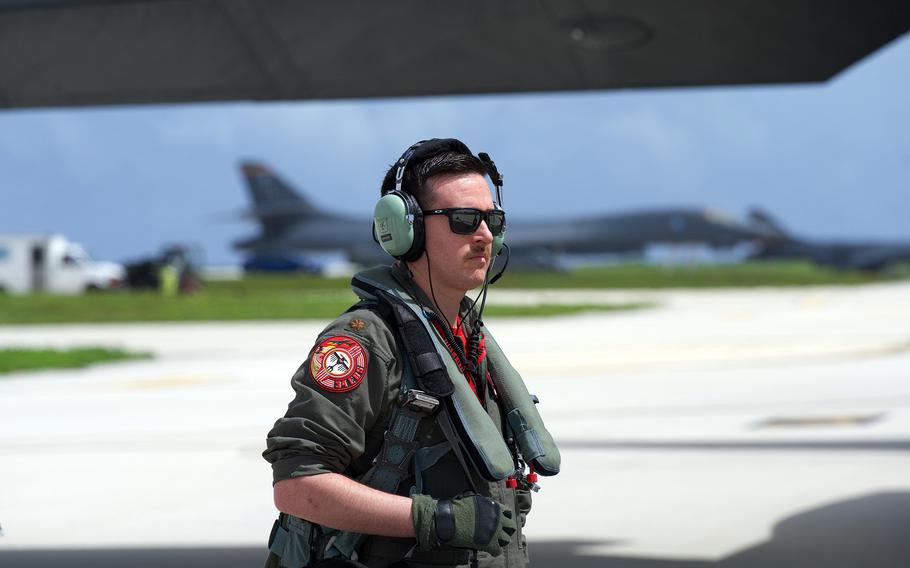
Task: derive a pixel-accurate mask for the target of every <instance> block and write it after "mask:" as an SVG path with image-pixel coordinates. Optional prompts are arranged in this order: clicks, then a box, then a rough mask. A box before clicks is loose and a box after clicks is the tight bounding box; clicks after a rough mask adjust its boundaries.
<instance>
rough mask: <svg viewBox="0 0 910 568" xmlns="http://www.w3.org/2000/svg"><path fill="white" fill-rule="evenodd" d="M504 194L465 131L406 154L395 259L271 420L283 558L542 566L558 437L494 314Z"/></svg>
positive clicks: (378, 216)
mask: <svg viewBox="0 0 910 568" xmlns="http://www.w3.org/2000/svg"><path fill="white" fill-rule="evenodd" d="M485 176H489V177H490V179H491V181H492V183H493V185H494V186H495V190H496V197H497V201H496V202H495V203H494V201H493V196H492V193H491V190H490V186H489V185H488V184H487V181H486V177H485ZM501 196H502V176H501V175H499V172H498V171H497V170H496V166H495V164H494V163H493V161H492V160H490V158H489V156H488V155H486V154H483V153H481V154H478V155H476V156H475V155H474V154H472V153H471V151H470V150H469V149H468V147H467V146H465V145H464V144H463V143H462V142H460V141H458V140H455V139H432V140H426V141H422V142H419V143H417V144H414V145H413V146H411V147H410V148H408V149H407V150H406V151H405V153H404V154H403V155H402V156H401V158H400V159H399V160H398V161H396V162H395V163H394V164H393V165H392V166H391V167H390V168H389V170H388V172H387V173H386V175H385V178H384V180H383V183H382V189H381V197H380V199H379V201H378V203H377V205H376V209H375V215H374V237H375V239H376V240H377V242H378V243H379V245H380V246H381V247H382V248H383V249H384V250H385V251H386V252H388V253H389V254H390V255H391V256H393V257H394V258H395V259H396V261H395V262H394V263H393V264H392V266H386V267H379V268H374V269H370V270H366V271H363V272H360V273H358V274H356V275H355V276H354V277H353V278H352V287H353V289H354V292H355V293H356V294H357V295H358V297H359V298H360V301H359V302H358V303H357V304H355V305H354V306H352V308H351V309H350V310H348V311H347V312H346V313H344V314H342V315H341V316H339V317H338V318H337V319H336V320H335V321H334V322H332V323H331V324H330V325H329V326H328V327H326V328H325V330H324V331H323V332H322V333H321V334H320V335H319V337H318V338H317V339H316V342H315V344H314V346H313V347H312V349H311V350H310V352H309V355H308V357H307V360H306V361H305V362H304V363H303V364H302V365H301V366H300V368H299V369H298V370H297V372H296V373H295V374H294V376H293V378H292V380H291V385H292V387H293V389H294V392H295V396H294V399H293V400H292V401H291V403H290V405H289V406H288V410H287V413H286V414H285V415H284V417H282V418H280V419H279V420H278V421H277V422H276V423H275V426H274V427H273V428H272V430H271V431H270V432H269V434H268V439H267V449H266V450H265V452H264V453H263V457H265V459H266V460H267V461H269V462H270V463H271V465H272V471H273V478H274V499H275V504H276V506H277V508H278V509H279V511H280V512H281V514H280V515H279V518H278V520H277V521H276V522H275V525H274V526H273V529H272V534H271V535H270V538H269V550H270V552H269V556H268V560H267V563H266V566H285V567H288V568H300V567H302V566H370V567H391V566H415V567H421V566H504V567H505V566H508V567H514V566H525V565H526V564H527V561H528V554H527V545H526V542H525V539H524V537H523V536H522V526H523V525H524V523H525V517H526V515H527V514H528V512H529V511H530V508H531V496H530V492H531V490H536V489H537V484H536V481H537V475H538V474H541V475H554V474H556V473H557V472H558V471H559V451H558V450H557V448H556V446H555V445H554V443H553V440H552V437H551V436H550V434H549V433H548V432H547V430H546V428H545V427H544V425H543V422H542V420H541V418H540V415H539V413H538V411H537V409H536V406H535V403H536V399H535V398H534V397H532V396H530V395H529V394H528V391H527V388H526V387H525V385H524V383H523V381H522V379H521V377H520V375H519V374H518V373H517V372H516V371H515V369H514V368H513V367H512V365H511V364H510V363H509V361H508V359H507V358H506V357H505V355H504V354H503V353H502V351H501V349H500V348H499V346H498V345H497V343H496V341H495V339H494V338H493V336H492V334H491V333H490V331H489V330H488V329H487V328H486V327H485V325H484V323H483V320H482V312H483V305H484V301H485V299H486V289H487V286H488V284H489V283H490V281H491V270H490V268H491V264H492V263H493V259H494V257H495V255H496V254H498V253H499V252H500V250H502V249H503V248H504V238H505V230H506V217H505V211H504V210H503V209H502V206H501V205H502V199H501ZM497 264H498V263H497ZM500 274H501V272H500ZM471 290H479V291H478V292H477V293H476V296H475V297H474V298H471V297H469V295H468V292H469V291H471ZM472 295H474V293H472ZM480 298H483V301H481V302H480V307H479V308H478V307H477V303H478V299H480Z"/></svg>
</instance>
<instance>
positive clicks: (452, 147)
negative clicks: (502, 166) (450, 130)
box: [383, 138, 503, 208]
mask: <svg viewBox="0 0 910 568" xmlns="http://www.w3.org/2000/svg"><path fill="white" fill-rule="evenodd" d="M443 152H454V153H456V154H466V155H468V156H473V155H474V154H473V153H472V152H471V150H470V148H468V147H467V145H466V144H465V143H464V142H462V141H461V140H458V139H457V138H430V139H429V140H421V141H420V142H417V143H415V144H413V145H412V146H410V147H409V148H408V149H407V150H405V151H404V153H403V154H402V155H401V157H400V158H398V161H397V162H396V163H395V165H396V167H397V168H396V170H395V191H397V192H399V193H401V192H402V189H401V186H402V184H403V183H404V174H405V172H406V171H407V169H408V165H410V164H411V163H418V164H419V163H421V162H423V161H425V160H427V159H429V158H432V157H433V156H435V155H437V154H442V153H443ZM476 157H477V159H478V160H480V162H481V163H482V164H483V166H484V169H485V170H486V172H487V175H488V176H489V177H490V181H492V182H493V186H494V187H496V204H497V205H498V206H499V207H500V208H502V182H503V178H502V174H500V173H499V170H498V169H497V168H496V163H495V162H494V161H493V160H491V159H490V155H489V154H487V153H486V152H481V153H479V154H477V156H476ZM385 193H388V191H386V192H383V195H384V194H385Z"/></svg>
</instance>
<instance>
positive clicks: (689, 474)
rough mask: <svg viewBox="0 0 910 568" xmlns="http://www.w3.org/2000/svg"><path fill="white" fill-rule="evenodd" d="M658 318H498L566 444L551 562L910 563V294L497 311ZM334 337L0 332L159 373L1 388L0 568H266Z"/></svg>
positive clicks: (537, 523)
mask: <svg viewBox="0 0 910 568" xmlns="http://www.w3.org/2000/svg"><path fill="white" fill-rule="evenodd" d="M579 299H586V300H585V301H647V302H651V303H654V304H655V306H654V307H653V308H650V309H644V310H638V311H631V312H618V313H596V314H595V313H591V314H582V315H578V316H572V317H556V318H545V319H506V318H502V319H496V318H489V321H488V324H489V326H490V328H491V329H492V330H493V331H494V332H495V333H496V337H497V339H498V341H499V343H500V344H501V345H502V346H503V348H504V350H505V351H506V353H508V354H509V356H510V358H511V360H512V361H513V363H514V364H515V366H516V367H517V368H518V369H519V371H521V372H522V374H523V375H524V377H525V380H526V382H527V383H528V385H529V388H530V390H531V392H533V393H536V394H537V395H538V396H539V397H540V399H541V405H540V407H539V408H540V411H541V413H542V414H543V416H544V418H545V420H546V421H547V423H548V424H549V426H550V429H551V431H552V432H553V434H554V436H555V438H556V440H557V442H558V443H559V444H560V446H561V448H562V454H563V471H562V473H561V474H560V475H559V476H557V477H555V478H551V479H543V480H542V482H541V485H542V486H543V489H542V490H541V492H540V493H539V494H537V495H535V505H534V511H533V513H532V515H531V517H530V520H529V525H528V527H527V530H526V532H527V534H528V538H529V540H530V541H531V543H532V548H531V556H532V564H533V565H534V566H551V565H553V564H555V563H556V562H557V561H560V562H565V560H564V559H566V558H570V559H571V561H570V562H569V564H570V565H572V566H581V567H586V566H601V565H610V566H619V567H622V568H626V567H630V568H631V567H635V568H639V567H643V568H657V567H664V566H668V567H674V568H676V567H679V568H682V567H690V566H691V567H701V566H723V567H728V566H730V567H734V566H735V567H747V566H775V567H779V566H813V565H824V566H833V567H840V566H844V567H846V566H857V565H863V566H869V567H872V568H884V567H886V566H887V567H890V566H902V565H906V563H907V559H910V543H908V540H907V539H906V535H907V534H910V283H896V284H877V285H868V286H862V287H820V288H795V289H753V290H723V291H680V290H674V291H665V292H664V291H651V292H594V291H580V292H571V293H566V292H555V291H553V292H533V293H530V292H518V291H508V290H493V291H491V294H490V301H491V302H499V303H521V302H532V301H546V302H548V303H552V302H556V301H578V300H579ZM324 323H325V322H311V321H301V322H254V323H229V324H224V323H217V324H215V323H211V324H209V323H205V324H132V325H119V324H118V325H66V326H63V325H59V326H10V327H0V345H3V346H13V345H26V346H43V345H53V346H72V345H104V346H122V347H127V348H130V349H137V350H147V351H152V352H153V353H155V355H156V358H155V359H154V360H151V361H137V362H124V363H112V364H106V365H99V366H96V367H92V368H89V369H86V370H69V371H47V372H34V373H18V374H14V375H7V376H3V377H2V378H0V463H2V467H0V525H2V528H3V532H4V536H3V537H0V566H4V567H6V566H59V565H61V564H62V563H63V561H64V560H65V561H66V562H68V563H69V564H70V565H73V566H82V565H84V566H113V565H115V564H117V565H120V564H122V563H126V564H127V565H132V566H165V565H167V566H170V565H194V566H209V565H211V566H215V565H218V566H249V565H251V564H252V565H257V564H259V563H260V562H261V559H262V551H263V550H264V542H265V539H266V537H267V535H268V530H269V527H270V526H271V522H272V519H273V517H274V514H275V511H274V509H273V507H272V504H271V483H270V480H271V477H270V471H269V468H268V464H266V462H265V461H263V460H262V459H261V457H260V456H259V454H260V452H261V451H262V449H263V446H264V438H265V434H266V432H267V431H268V429H269V428H270V426H271V424H272V422H273V421H274V420H275V419H276V418H277V417H278V416H279V415H281V414H282V413H283V411H284V409H285V407H286V405H287V403H288V401H289V400H290V396H291V391H290V388H289V386H288V381H289V379H290V376H291V374H292V373H293V371H294V370H295V369H296V368H297V366H298V365H299V364H300V363H301V362H302V359H303V357H305V356H306V353H307V352H308V351H309V349H310V347H311V346H312V343H313V341H314V339H315V337H316V334H317V333H318V332H319V330H320V329H321V328H322V326H323V325H324Z"/></svg>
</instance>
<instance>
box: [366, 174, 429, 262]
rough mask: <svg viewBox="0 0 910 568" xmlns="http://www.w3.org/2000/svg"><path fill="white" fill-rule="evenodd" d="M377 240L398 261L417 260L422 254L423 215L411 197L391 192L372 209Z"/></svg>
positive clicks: (381, 198)
mask: <svg viewBox="0 0 910 568" xmlns="http://www.w3.org/2000/svg"><path fill="white" fill-rule="evenodd" d="M373 233H374V238H375V239H376V241H377V242H378V243H379V246H381V247H382V250H384V251H386V252H387V253H389V254H390V255H392V256H394V257H395V258H399V259H401V260H405V261H412V260H417V259H418V258H420V255H422V254H423V239H424V231H423V213H422V212H421V210H420V207H419V206H418V205H417V200H416V199H414V197H413V196H412V195H410V194H407V193H403V192H398V191H390V192H388V193H386V194H385V195H383V196H382V197H380V198H379V201H378V202H377V203H376V207H375V208H374V209H373Z"/></svg>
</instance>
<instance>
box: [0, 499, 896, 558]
mask: <svg viewBox="0 0 910 568" xmlns="http://www.w3.org/2000/svg"><path fill="white" fill-rule="evenodd" d="M682 530H685V529H682ZM908 535H910V493H878V494H874V495H870V496H866V497H859V498H856V499H851V500H848V501H841V502H839V503H834V504H832V505H827V506H825V507H819V508H817V509H812V510H810V511H807V512H805V513H800V514H798V515H794V516H792V517H789V518H787V519H784V520H783V521H781V522H780V523H778V524H777V525H775V527H774V532H773V535H772V537H771V540H769V541H767V542H764V543H762V544H760V545H757V546H753V547H750V548H747V549H744V550H742V551H740V552H737V553H736V554H733V555H731V556H728V557H726V558H723V559H721V560H719V561H717V562H704V561H697V560H695V561H693V560H673V559H656V558H630V557H624V556H614V555H611V554H609V553H608V554H605V555H597V556H589V555H581V554H579V553H578V550H579V548H580V547H582V546H584V545H588V544H603V543H588V542H572V541H559V542H540V543H537V544H534V545H532V547H531V567H532V568H545V567H551V566H564V567H566V568H568V567H571V568H595V567H596V568H600V567H603V566H607V567H609V568H759V567H761V568H791V567H792V568H797V567H799V568H803V567H814V566H824V567H825V568H855V567H857V566H862V567H863V568H893V567H899V566H907V565H908V561H910V538H908ZM0 546H2V541H0ZM264 560H265V549H264V548H258V547H253V548H170V549H168V548H162V549H120V550H13V551H3V550H2V548H0V566H3V567H4V568H6V567H9V568H57V567H60V566H66V567H67V568H114V567H118V568H119V567H122V566H129V567H131V568H163V567H168V568H170V567H182V566H187V567H192V568H216V567H217V568H249V567H256V566H261V565H262V563H263V561H264Z"/></svg>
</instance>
